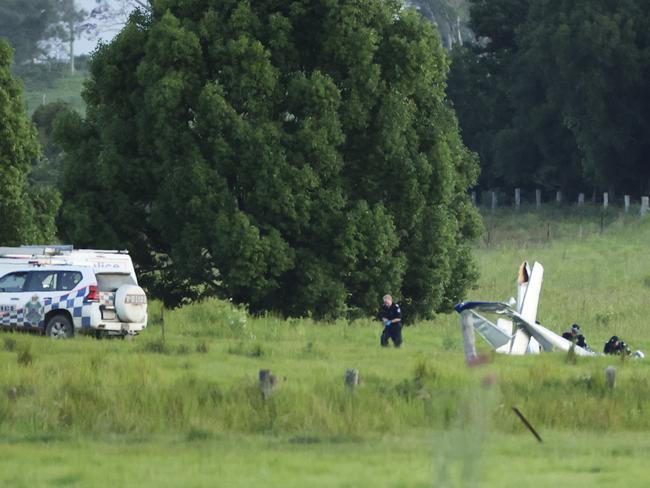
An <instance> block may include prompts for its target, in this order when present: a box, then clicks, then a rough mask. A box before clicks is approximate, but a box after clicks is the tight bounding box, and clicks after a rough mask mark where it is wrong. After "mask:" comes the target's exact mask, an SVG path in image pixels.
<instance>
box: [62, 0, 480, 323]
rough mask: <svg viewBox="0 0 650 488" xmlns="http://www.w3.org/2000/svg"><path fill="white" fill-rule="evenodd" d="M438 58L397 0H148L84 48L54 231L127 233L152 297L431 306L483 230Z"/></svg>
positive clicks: (463, 281) (429, 36)
mask: <svg viewBox="0 0 650 488" xmlns="http://www.w3.org/2000/svg"><path fill="white" fill-rule="evenodd" d="M447 71H448V66H447V58H446V55H445V52H444V50H443V49H442V47H441V45H440V41H439V39H438V37H437V35H436V33H435V31H434V30H433V28H432V27H431V25H430V24H428V23H427V22H425V21H424V20H422V19H421V18H420V17H419V16H418V15H417V14H416V13H414V12H412V11H402V10H401V7H400V6H399V4H398V3H397V2H384V1H379V0H367V1H364V2H353V1H350V0H338V1H324V0H323V1H317V2H313V1H306V0H296V1H292V2H279V1H271V2H258V1H254V2H239V1H234V0H229V1H225V2H222V3H221V4H220V7H219V8H218V9H217V8H216V7H214V6H213V3H211V2H208V1H205V0H203V1H196V2H192V3H191V5H190V4H189V3H187V2H183V1H178V0H175V1H172V0H167V1H160V2H158V3H154V8H153V10H152V12H151V14H150V15H147V14H145V13H143V12H142V11H136V13H135V14H134V15H133V16H132V17H131V20H130V22H129V24H128V25H127V26H126V27H125V29H124V30H123V31H122V32H121V33H120V34H119V35H118V36H117V37H116V39H115V40H114V41H113V42H112V43H111V44H108V45H104V46H102V47H101V48H100V49H99V50H98V51H97V53H96V54H95V57H94V59H93V61H92V63H91V79H90V81H89V83H88V85H87V89H86V92H85V99H86V102H87V104H88V109H87V115H86V117H85V118H82V117H80V116H78V115H75V114H68V115H67V116H66V117H64V118H63V119H60V124H59V128H58V131H59V134H60V136H61V140H62V142H63V144H64V149H65V150H66V152H67V154H68V160H67V164H66V169H65V174H64V185H63V191H64V201H65V202H66V203H65V205H64V207H63V211H62V215H61V224H62V225H61V229H62V230H63V231H64V237H65V238H66V240H69V241H72V242H75V243H77V244H78V245H81V246H86V245H89V246H100V247H104V246H108V247H119V248H122V247H128V248H129V249H131V250H133V252H134V256H135V258H136V260H137V262H138V264H139V266H140V267H141V269H142V275H143V277H144V280H145V281H146V282H147V284H148V286H149V287H150V290H152V291H153V292H154V293H155V294H156V295H157V296H161V297H163V298H164V299H165V301H166V302H167V303H168V304H178V303H183V302H184V301H187V300H190V299H196V298H200V297H204V296H212V295H217V296H221V297H228V298H232V299H233V300H234V301H235V302H238V303H248V304H250V307H251V310H253V311H259V310H277V311H279V312H281V313H284V314H288V315H306V314H312V315H314V316H316V317H336V316H339V315H341V314H344V313H348V314H351V315H356V314H360V313H363V314H367V313H371V312H372V311H374V310H375V308H376V306H377V304H378V302H379V300H380V297H381V295H382V294H384V293H386V292H392V293H393V294H394V295H396V296H398V297H399V298H400V299H401V300H402V302H403V305H405V308H406V309H407V310H409V313H410V315H411V317H414V316H416V315H422V316H429V315H431V314H432V313H433V312H434V311H439V310H443V309H446V308H448V307H449V305H450V304H451V303H453V302H454V301H456V300H457V299H459V297H460V295H461V294H462V290H463V289H464V288H465V287H466V285H467V282H468V281H469V280H470V279H471V278H472V277H473V276H474V269H473V267H472V262H471V259H470V256H469V252H468V251H467V249H468V248H467V246H468V243H469V242H470V240H471V239H472V238H473V237H475V236H476V234H477V232H478V230H479V229H480V223H479V218H478V215H477V214H476V212H475V210H474V209H473V207H472V206H471V205H470V204H469V201H468V198H467V195H466V190H467V188H468V187H469V186H472V185H473V184H474V182H475V180H476V177H477V173H478V171H477V165H476V158H475V156H474V155H473V154H472V153H471V152H469V151H468V150H467V149H466V148H465V147H464V145H463V144H462V142H461V140H460V136H459V130H458V126H457V122H456V119H455V115H454V113H453V111H452V110H451V109H450V108H449V106H448V103H447V100H446V95H445V78H446V75H447ZM89 164H92V166H93V168H94V170H93V171H91V172H88V171H86V169H87V167H88V165H89Z"/></svg>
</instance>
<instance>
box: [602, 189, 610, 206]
mask: <svg viewBox="0 0 650 488" xmlns="http://www.w3.org/2000/svg"><path fill="white" fill-rule="evenodd" d="M607 207H609V193H607V192H605V193H603V208H604V209H607Z"/></svg>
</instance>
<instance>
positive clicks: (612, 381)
mask: <svg viewBox="0 0 650 488" xmlns="http://www.w3.org/2000/svg"><path fill="white" fill-rule="evenodd" d="M605 377H606V378H607V386H608V388H609V389H610V390H613V389H614V388H615V387H616V368H615V367H614V366H607V368H606V369H605Z"/></svg>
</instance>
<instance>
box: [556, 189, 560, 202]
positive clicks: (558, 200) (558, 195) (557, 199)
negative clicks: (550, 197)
mask: <svg viewBox="0 0 650 488" xmlns="http://www.w3.org/2000/svg"><path fill="white" fill-rule="evenodd" d="M555 203H562V192H561V191H560V190H558V191H557V192H556V193H555Z"/></svg>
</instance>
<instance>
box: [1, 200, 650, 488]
mask: <svg viewBox="0 0 650 488" xmlns="http://www.w3.org/2000/svg"><path fill="white" fill-rule="evenodd" d="M548 224H550V225H551V229H554V230H553V232H552V233H551V235H550V238H549V237H548V236H547V230H548ZM580 226H582V235H581V236H580V235H577V234H576V233H577V232H578V231H579V227H580ZM486 227H487V228H488V229H490V232H491V233H492V237H491V239H490V241H489V242H487V241H486V240H483V241H482V242H480V243H478V244H477V246H476V256H477V260H478V263H479V267H480V270H481V278H480V280H479V282H478V283H477V286H476V289H475V290H472V291H470V292H469V293H468V298H473V299H490V300H491V299H507V298H508V297H509V296H511V295H512V294H514V292H515V289H514V288H515V278H516V270H517V267H518V265H519V263H520V262H521V261H522V260H523V259H529V260H531V261H532V260H539V261H541V262H543V264H544V266H545V268H546V275H545V286H544V291H543V294H542V301H541V307H540V319H541V321H542V323H544V324H545V325H547V326H548V327H550V328H552V329H553V330H556V331H558V332H561V331H562V330H564V329H566V328H567V327H568V326H569V325H570V324H571V323H573V322H574V321H577V322H579V323H580V324H581V325H582V327H583V329H584V332H585V334H586V335H587V339H588V340H589V342H590V343H591V344H592V345H593V346H594V347H596V348H600V347H602V344H603V343H604V342H605V340H606V339H608V338H609V336H611V335H612V334H618V335H620V336H621V337H623V339H624V340H626V341H627V342H628V343H629V344H630V345H631V346H632V347H634V348H638V349H642V350H646V352H649V351H650V338H649V337H648V333H647V327H646V315H647V311H646V303H647V301H648V300H647V297H648V294H649V293H650V266H649V265H650V258H648V253H647V243H648V242H650V218H648V219H647V220H646V221H641V220H640V219H638V218H636V217H631V216H630V217H627V218H626V217H622V216H620V215H619V214H618V213H615V212H613V213H611V214H609V215H607V216H606V218H604V219H603V227H602V231H601V226H600V214H599V212H598V211H595V210H593V209H591V210H589V209H583V210H581V211H577V210H570V209H565V210H564V215H561V216H560V215H558V214H557V213H555V211H551V210H549V211H544V212H541V213H537V212H520V213H517V212H510V211H500V212H499V213H498V215H490V216H488V218H487V219H486ZM576 227H577V228H578V229H576ZM544 228H546V230H544ZM540 229H543V230H540ZM150 312H151V325H150V327H149V328H148V329H147V330H146V331H145V333H144V334H143V335H142V336H140V337H138V338H137V339H136V340H134V341H132V342H128V341H96V340H93V339H90V338H86V337H79V338H77V339H75V340H73V341H67V342H57V341H50V340H46V339H44V338H42V337H35V336H30V335H24V334H8V333H7V334H4V337H2V336H0V364H1V366H0V459H3V469H2V470H0V484H1V485H4V486H30V487H31V486H181V485H182V486H215V485H217V486H229V487H230V486H242V487H244V486H278V487H280V486H282V487H285V486H289V487H291V486H296V487H299V486H323V487H325V486H342V487H343V486H349V487H356V486H391V487H398V486H404V487H407V486H408V487H419V486H495V487H497V486H499V487H500V486H522V485H524V486H549V485H552V484H557V485H561V486H614V485H619V484H626V485H633V486H644V485H646V484H647V483H648V482H649V481H650V480H649V478H650V477H649V475H648V474H647V473H646V470H645V469H644V460H645V458H646V457H647V456H648V454H649V453H650V440H649V439H650V438H649V437H648V436H647V433H648V432H649V431H650V415H648V412H650V380H649V379H648V378H650V374H649V373H650V360H645V361H639V360H625V361H622V360H621V359H620V358H612V357H595V358H578V359H577V362H576V363H575V364H573V363H571V362H567V358H566V356H565V355H563V354H545V355H541V356H538V357H507V356H496V355H494V356H493V361H492V362H491V363H490V364H488V365H486V366H483V367H480V368H474V369H469V368H467V367H466V366H465V364H464V362H463V354H462V340H461V337H460V332H459V326H458V316H457V315H456V314H451V315H440V316H438V317H437V318H436V319H435V320H433V321H430V322H424V323H419V324H416V325H415V326H414V327H410V328H406V329H405V331H404V336H405V344H404V347H403V348H402V349H400V350H396V349H393V348H390V349H381V348H380V347H379V345H378V342H379V334H380V325H379V323H378V322H373V321H370V320H357V321H354V322H346V321H338V322H336V323H317V322H314V321H312V320H310V319H291V320H280V319H278V318H276V317H273V316H263V317H250V316H249V315H248V314H247V313H246V312H245V311H244V310H242V309H238V308H236V307H233V306H231V305H230V304H229V303H226V302H219V301H206V302H203V303H199V304H195V305H192V306H188V307H185V308H183V309H179V310H174V311H165V313H164V338H165V339H164V341H163V339H162V337H163V327H162V324H163V314H162V311H161V309H160V305H159V304H156V303H154V304H152V306H151V310H150ZM3 346H4V347H3ZM480 347H481V348H482V349H483V350H484V351H485V352H488V353H489V351H488V349H487V347H485V346H484V345H482V344H481V346H480ZM19 357H22V360H19ZM27 359H31V360H27ZM608 365H615V366H616V367H617V369H618V383H617V386H616V388H615V390H613V391H610V390H609V389H608V388H607V386H606V384H605V375H604V370H605V368H606V367H607V366H608ZM346 368H358V369H359V371H360V375H361V385H360V386H359V387H358V388H357V389H356V390H354V391H349V390H347V389H346V387H345V385H344V381H343V378H344V373H345V370H346ZM260 369H271V370H272V371H273V373H274V374H276V375H277V377H278V387H277V389H276V391H274V392H273V394H272V395H270V396H269V397H266V398H265V397H264V396H263V395H262V392H261V391H260V389H259V386H258V378H257V377H258V372H259V370H260ZM513 406H516V407H518V408H519V409H520V410H521V411H522V412H523V413H524V414H525V415H526V416H527V418H528V419H529V420H530V421H531V422H532V423H533V425H535V427H536V428H537V430H538V431H539V432H540V434H541V435H542V437H543V439H544V442H543V443H542V444H539V443H537V442H536V441H535V439H534V438H533V437H532V436H531V435H530V433H528V432H527V431H526V430H525V428H524V427H523V425H522V424H521V422H520V421H519V420H518V419H517V418H516V417H515V415H514V414H513V412H512V410H511V408H512V407H513ZM35 458H38V463H37V465H36V466H37V467H35V464H34V459H35Z"/></svg>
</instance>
